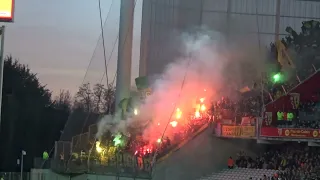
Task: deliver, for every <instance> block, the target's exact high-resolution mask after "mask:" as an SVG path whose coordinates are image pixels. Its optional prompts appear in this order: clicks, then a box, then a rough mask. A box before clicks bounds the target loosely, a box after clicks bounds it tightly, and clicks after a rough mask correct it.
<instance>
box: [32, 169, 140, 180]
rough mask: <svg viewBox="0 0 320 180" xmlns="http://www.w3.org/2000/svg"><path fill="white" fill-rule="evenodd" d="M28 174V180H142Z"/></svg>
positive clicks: (42, 172)
mask: <svg viewBox="0 0 320 180" xmlns="http://www.w3.org/2000/svg"><path fill="white" fill-rule="evenodd" d="M30 174H31V175H30V180H133V179H134V180H142V179H139V178H131V177H130V178H127V177H116V176H107V175H95V174H81V175H76V176H72V177H70V176H64V175H61V174H57V173H55V172H52V171H51V170H49V169H32V170H31V173H30ZM144 180H145V179H144Z"/></svg>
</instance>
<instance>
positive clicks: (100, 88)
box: [93, 84, 106, 113]
mask: <svg viewBox="0 0 320 180" xmlns="http://www.w3.org/2000/svg"><path fill="white" fill-rule="evenodd" d="M105 91H106V89H105V87H104V85H103V84H96V85H95V86H94V88H93V111H94V112H95V113H101V112H102V111H103V110H104V108H103V106H104V93H105Z"/></svg>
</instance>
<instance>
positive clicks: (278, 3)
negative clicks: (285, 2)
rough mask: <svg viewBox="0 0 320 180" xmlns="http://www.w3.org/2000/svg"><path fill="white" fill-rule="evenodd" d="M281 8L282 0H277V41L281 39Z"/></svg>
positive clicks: (275, 31) (275, 30)
mask: <svg viewBox="0 0 320 180" xmlns="http://www.w3.org/2000/svg"><path fill="white" fill-rule="evenodd" d="M280 9H281V0H277V5H276V21H275V22H276V24H275V29H274V33H275V37H274V38H275V39H274V40H275V41H274V42H277V41H278V40H279V38H280V37H279V36H280Z"/></svg>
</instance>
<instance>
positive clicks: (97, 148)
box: [96, 141, 103, 153]
mask: <svg viewBox="0 0 320 180" xmlns="http://www.w3.org/2000/svg"><path fill="white" fill-rule="evenodd" d="M102 150H103V149H102V148H101V147H100V141H97V142H96V151H97V152H98V153H101V152H102Z"/></svg>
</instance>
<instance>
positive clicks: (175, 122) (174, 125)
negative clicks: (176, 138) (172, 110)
mask: <svg viewBox="0 0 320 180" xmlns="http://www.w3.org/2000/svg"><path fill="white" fill-rule="evenodd" d="M170 124H171V126H172V127H176V126H177V125H178V122H177V121H172V122H170Z"/></svg>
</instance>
